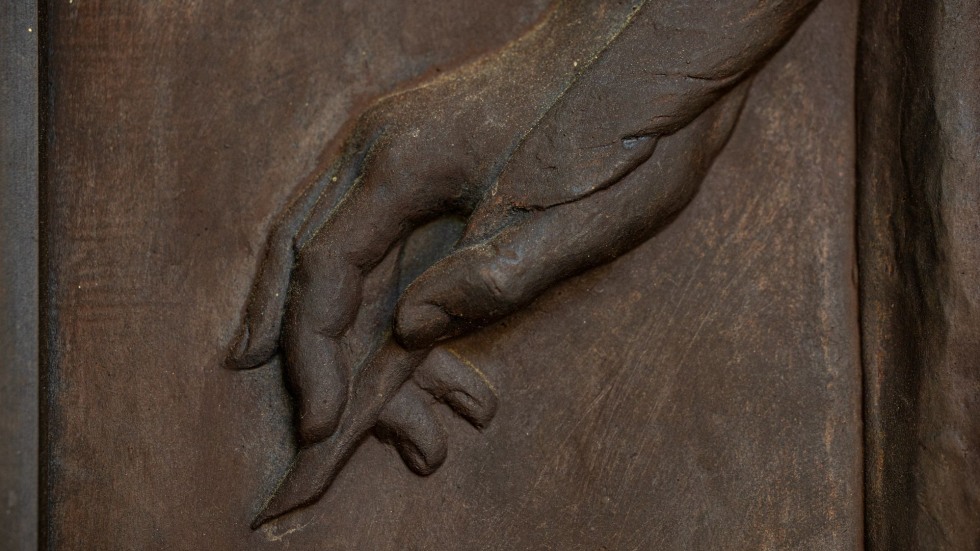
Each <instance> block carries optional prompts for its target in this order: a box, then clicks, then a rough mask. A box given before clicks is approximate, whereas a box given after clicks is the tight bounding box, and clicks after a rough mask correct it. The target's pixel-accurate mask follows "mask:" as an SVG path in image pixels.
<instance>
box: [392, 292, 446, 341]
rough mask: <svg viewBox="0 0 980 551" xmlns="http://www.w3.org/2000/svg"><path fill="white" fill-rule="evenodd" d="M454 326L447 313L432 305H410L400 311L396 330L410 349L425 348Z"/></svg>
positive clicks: (396, 321)
mask: <svg viewBox="0 0 980 551" xmlns="http://www.w3.org/2000/svg"><path fill="white" fill-rule="evenodd" d="M451 325H452V318H450V317H449V315H448V314H446V312H445V311H444V310H443V309H442V308H440V307H439V306H436V305H435V304H430V303H427V302H426V303H420V304H408V305H404V306H402V307H401V308H399V309H398V314H397V316H396V319H395V329H396V331H397V332H398V336H399V337H400V339H401V341H402V344H404V345H405V346H407V347H408V348H415V349H417V348H425V347H427V346H431V345H432V343H434V342H436V341H438V340H440V339H441V338H443V337H444V336H445V335H446V333H447V332H448V331H449V329H450V326H451Z"/></svg>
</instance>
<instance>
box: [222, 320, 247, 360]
mask: <svg viewBox="0 0 980 551" xmlns="http://www.w3.org/2000/svg"><path fill="white" fill-rule="evenodd" d="M248 341H249V330H248V325H243V326H242V328H241V330H240V331H239V332H238V334H237V335H235V338H234V340H232V342H231V345H230V346H229V347H228V357H227V358H225V367H227V368H228V369H248V366H247V365H246V362H245V361H244V360H245V356H246V355H247V352H248Z"/></svg>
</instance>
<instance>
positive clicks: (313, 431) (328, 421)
mask: <svg viewBox="0 0 980 551" xmlns="http://www.w3.org/2000/svg"><path fill="white" fill-rule="evenodd" d="M343 408H344V404H340V405H339V406H333V407H331V408H330V409H331V410H332V411H330V412H329V413H313V412H309V411H307V412H305V413H304V414H301V415H300V417H299V422H298V424H297V430H296V433H297V437H298V439H299V444H300V446H309V445H311V444H316V443H317V442H323V441H324V440H326V439H327V438H330V437H331V436H333V434H334V433H335V432H337V426H338V425H339V424H340V414H339V412H340V411H341V410H342V409H343ZM334 411H336V412H337V413H336V414H334V413H333V412H334Z"/></svg>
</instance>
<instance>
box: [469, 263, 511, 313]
mask: <svg viewBox="0 0 980 551" xmlns="http://www.w3.org/2000/svg"><path fill="white" fill-rule="evenodd" d="M479 273H480V283H481V284H482V286H483V289H484V290H485V291H486V295H487V296H488V297H489V298H490V299H491V301H492V302H493V304H494V305H497V306H501V307H511V306H515V305H516V304H517V303H518V301H519V300H520V289H519V288H518V287H519V285H518V278H517V277H516V273H515V272H514V270H513V269H509V268H507V267H505V266H501V265H500V264H499V263H491V264H490V265H488V266H486V267H484V268H483V269H481V270H480V272H479Z"/></svg>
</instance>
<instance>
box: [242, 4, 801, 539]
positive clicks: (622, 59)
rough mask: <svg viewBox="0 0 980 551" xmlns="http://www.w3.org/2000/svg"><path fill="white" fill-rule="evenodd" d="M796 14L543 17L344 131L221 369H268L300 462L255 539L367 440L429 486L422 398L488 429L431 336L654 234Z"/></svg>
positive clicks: (451, 333) (431, 446)
mask: <svg viewBox="0 0 980 551" xmlns="http://www.w3.org/2000/svg"><path fill="white" fill-rule="evenodd" d="M816 3H817V0H784V1H774V2H762V3H760V2H757V1H755V0H731V1H726V2H690V1H687V0H667V1H664V2H648V1H640V0H634V1H631V2H623V1H603V0H591V1H584V0H583V1H556V2H554V4H553V5H552V6H551V8H550V9H549V10H548V12H547V13H546V14H545V16H544V17H543V18H542V19H541V20H540V21H539V22H538V24H537V25H535V26H534V27H533V28H532V29H530V30H529V31H528V32H527V33H526V34H524V35H523V36H522V37H521V38H519V39H518V40H516V41H514V42H512V43H510V44H508V45H507V46H506V47H504V48H503V49H501V50H499V51H496V52H492V53H489V54H487V55H484V56H483V57H480V58H479V59H476V60H474V61H472V62H469V63H467V64H465V65H462V66H460V67H459V68H457V69H455V70H453V71H451V72H446V73H443V74H439V75H435V76H433V77H432V78H429V79H426V80H424V81H422V82H418V83H414V84H412V85H411V86H406V87H405V88H404V89H403V90H401V91H398V92H396V93H393V94H391V95H388V96H386V97H384V98H381V99H380V100H378V101H377V102H376V103H375V104H374V105H373V106H372V107H371V108H370V109H368V110H367V111H366V112H365V113H363V114H362V115H360V116H359V117H358V118H356V119H355V120H354V121H353V122H352V124H350V125H349V126H348V130H347V134H346V136H347V137H346V139H345V140H344V142H343V144H344V145H343V147H342V152H341V153H340V155H339V156H338V157H337V158H336V159H334V160H331V161H330V162H326V163H324V164H323V166H322V167H321V168H320V169H318V170H317V171H316V172H315V173H314V174H313V175H312V176H311V178H310V179H309V181H308V182H307V183H306V184H305V185H304V186H302V188H301V189H302V192H301V193H300V194H299V195H298V196H297V197H296V199H295V200H294V201H293V202H292V204H291V205H290V206H289V207H288V209H287V210H286V212H284V213H283V215H282V216H281V218H280V219H279V221H278V223H277V224H276V226H275V228H274V229H273V231H272V233H271V235H270V237H269V241H268V245H267V250H266V253H265V256H264V258H263V260H262V262H261V264H260V267H259V272H258V275H257V278H256V281H255V283H254V287H253V289H252V293H251V296H250V298H249V301H248V304H247V308H246V313H245V317H244V321H243V325H242V331H241V333H240V335H239V337H238V338H237V340H236V342H235V343H234V345H233V346H232V352H231V356H230V359H229V365H230V366H231V367H234V368H238V369H250V368H255V367H259V366H261V365H264V364H265V363H267V362H268V361H269V360H270V359H271V358H272V357H273V356H275V355H277V354H281V355H282V358H283V365H284V366H285V370H286V374H287V380H288V382H289V385H290V390H291V391H292V394H293V396H294V397H295V410H296V431H297V436H298V442H299V444H300V448H299V451H298V452H297V455H296V458H295V461H294V463H293V465H292V467H291V469H290V470H289V472H288V473H287V475H286V476H285V478H284V479H283V481H282V483H281V485H280V486H279V488H278V489H277V490H276V492H275V494H274V495H273V496H272V497H271V499H270V500H269V502H268V503H267V504H266V506H265V507H264V509H263V510H262V511H261V512H260V513H259V514H258V516H257V517H256V518H255V521H254V523H253V527H258V526H260V525H262V524H263V523H265V522H267V521H269V520H271V519H274V518H276V517H279V516H281V515H284V514H286V513H288V512H289V511H292V510H294V509H296V508H298V507H302V506H305V505H309V504H311V503H313V502H315V501H316V500H317V499H318V498H319V497H320V496H321V495H323V493H324V492H325V491H326V490H327V488H328V487H329V486H330V484H331V482H332V481H333V480H334V478H335V477H336V475H337V474H338V472H339V471H340V469H342V468H343V466H344V464H345V463H346V462H347V461H348V459H349V458H350V457H351V455H352V454H353V452H354V451H355V450H356V448H357V446H358V445H359V444H360V443H361V442H362V441H363V439H364V438H365V437H367V436H368V435H370V434H372V433H373V434H374V435H376V436H377V437H378V438H380V439H382V440H384V441H386V442H388V443H390V444H391V445H393V446H394V447H395V448H396V449H397V450H398V451H399V453H400V454H401V457H402V458H403V459H404V460H405V463H406V464H407V465H408V466H409V467H410V468H411V469H412V470H413V471H414V472H416V473H419V474H423V475H424V474H428V473H431V472H433V471H434V470H435V469H437V468H438V467H439V466H440V465H441V463H442V462H443V460H444V459H445V457H446V449H447V435H446V431H445V429H444V427H443V426H442V424H441V423H440V421H439V419H438V415H437V412H435V411H434V410H433V409H432V407H431V403H432V398H434V399H435V400H438V401H440V402H443V403H445V404H447V405H449V406H450V407H451V408H452V409H453V411H455V412H456V413H457V414H459V415H460V416H462V417H464V418H466V419H467V420H468V421H470V423H472V424H473V425H474V426H475V427H477V428H479V427H483V426H485V425H486V424H487V423H488V422H490V420H491V419H492V417H493V415H494V412H495V411H496V408H497V402H498V396H497V395H496V394H495V391H494V388H493V385H492V384H491V382H490V381H488V380H487V379H486V377H484V376H483V374H482V373H481V372H480V370H479V369H478V367H477V366H474V365H471V364H470V363H469V362H468V361H467V360H466V358H463V357H460V356H459V355H458V354H457V353H456V352H455V351H454V350H453V348H452V342H451V339H453V338H456V337H460V336H462V335H465V334H467V333H469V332H472V331H474V330H477V329H479V328H481V327H484V326H486V325H488V324H491V323H493V322H495V321H496V320H499V319H501V318H502V317H504V316H506V315H508V314H510V313H512V312H514V311H515V310H517V309H519V308H521V307H522V306H524V305H527V304H528V303H530V302H531V301H533V300H534V299H535V297H537V296H538V295H540V294H541V293H542V292H543V291H544V290H546V289H547V288H549V287H550V286H552V285H554V284H556V283H557V282H560V281H562V280H564V279H566V278H569V277H572V276H574V275H576V274H579V273H581V272H583V271H585V270H588V269H590V268H592V267H594V266H597V265H600V264H603V263H606V262H609V261H610V260H612V259H614V258H616V257H618V256H620V255H622V254H624V253H626V252H628V251H629V250H631V249H632V248H634V247H635V246H637V245H638V244H640V243H642V242H644V241H645V240H647V239H649V238H650V237H651V236H653V235H654V234H655V233H656V232H657V231H658V229H660V228H661V227H663V226H664V224H666V223H667V222H669V220H670V219H671V218H672V217H673V216H674V215H675V214H677V213H678V212H679V211H680V209H682V208H683V207H684V206H685V205H686V204H687V203H688V201H689V200H690V199H691V197H692V196H693V195H694V193H695V192H696V190H697V188H698V185H699V183H700V182H701V181H702V180H703V179H704V177H705V174H706V173H707V172H708V170H709V168H710V166H711V163H712V161H713V160H714V159H715V157H716V156H717V155H718V153H719V152H720V151H721V149H722V148H723V147H724V145H725V142H726V140H727V138H728V136H729V135H730V134H731V132H732V129H733V127H734V125H735V123H736V121H737V119H738V114H739V111H740V109H741V106H742V104H743V102H744V99H745V97H746V94H747V93H748V87H749V84H750V81H751V77H752V74H753V73H754V71H756V70H757V69H758V67H759V66H760V65H761V64H762V63H763V62H764V61H765V59H767V58H768V57H769V56H770V55H771V54H772V53H773V52H774V51H775V50H777V49H778V48H779V47H780V46H781V45H782V44H783V43H784V42H785V41H786V40H787V39H788V37H789V36H790V35H791V34H792V32H793V31H794V30H795V29H796V28H797V26H798V25H799V24H800V23H801V22H802V20H803V19H804V18H805V16H806V15H807V14H808V13H809V12H810V10H811V9H812V8H813V7H814V6H815V4H816ZM500 400H501V402H502V403H503V404H506V397H500ZM504 407H505V406H504Z"/></svg>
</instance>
